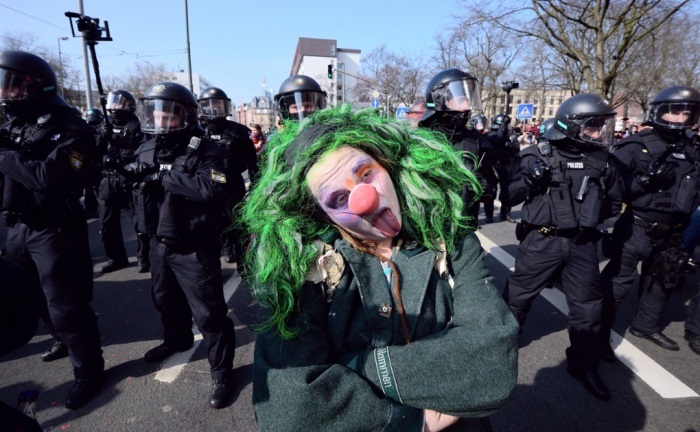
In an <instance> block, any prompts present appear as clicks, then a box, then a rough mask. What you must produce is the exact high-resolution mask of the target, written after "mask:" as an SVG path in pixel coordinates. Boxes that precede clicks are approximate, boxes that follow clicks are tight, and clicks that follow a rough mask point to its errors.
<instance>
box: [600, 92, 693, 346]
mask: <svg viewBox="0 0 700 432" xmlns="http://www.w3.org/2000/svg"><path fill="white" fill-rule="evenodd" d="M699 119H700V92H699V91H698V90H696V89H694V88H692V87H687V86H673V87H669V88H667V89H665V90H662V91H661V92H660V93H659V94H658V95H656V97H655V98H654V99H653V100H652V102H651V104H650V108H649V118H648V120H647V124H649V125H650V126H651V128H644V129H642V130H640V131H639V133H636V134H634V135H630V136H628V137H627V138H625V139H623V140H622V141H620V142H619V143H618V144H617V145H616V146H615V151H614V155H615V157H616V158H617V159H618V160H619V164H620V167H621V174H622V176H623V178H624V182H625V186H626V195H625V203H626V204H627V206H626V208H625V212H624V213H623V214H622V215H621V216H620V218H619V219H618V220H617V222H616V223H615V228H614V230H613V240H614V241H613V243H612V244H613V250H612V253H611V257H610V262H608V264H607V265H606V267H605V268H604V269H603V272H602V275H603V284H604V287H605V289H606V294H607V295H606V302H605V313H604V321H603V326H604V327H603V329H604V332H603V333H602V334H601V336H602V340H601V351H606V352H608V353H610V355H613V358H614V353H613V352H612V349H611V347H610V342H609V341H610V330H611V328H612V325H613V323H614V322H615V313H616V310H617V307H618V305H619V304H620V303H621V302H622V300H623V299H624V297H625V295H626V294H627V291H629V289H630V287H631V286H632V283H633V281H634V279H635V277H636V275H637V264H638V263H639V262H640V261H641V262H642V275H641V284H640V291H641V292H640V298H639V304H638V306H637V313H636V315H635V317H634V319H633V320H632V324H631V326H630V333H632V334H633V335H634V336H637V337H640V338H644V339H648V340H649V341H651V342H653V343H655V344H656V345H658V346H660V347H661V348H665V349H668V350H673V351H677V350H679V349H680V347H679V346H678V344H677V343H676V342H675V341H674V340H672V339H671V338H669V337H668V336H666V335H664V334H663V333H662V332H661V329H660V325H659V320H660V318H661V314H662V312H663V310H664V306H665V305H666V302H667V300H668V298H669V297H670V295H671V293H672V292H673V291H674V290H676V289H680V288H682V286H683V267H684V266H685V264H686V262H687V254H686V253H685V252H683V251H682V250H680V249H679V246H680V245H681V242H682V240H683V231H684V229H685V228H686V227H687V226H688V223H689V221H690V215H691V214H692V213H693V211H694V210H695V209H696V208H697V206H698V204H700V143H698V139H697V133H696V132H695V131H693V130H692V129H693V128H695V127H697V124H698V120H699ZM696 328H698V329H700V322H699V323H697V324H696ZM685 336H686V338H688V339H690V338H692V336H693V334H689V332H686V335H685Z"/></svg>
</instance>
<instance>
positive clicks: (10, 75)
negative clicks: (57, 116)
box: [0, 51, 68, 113]
mask: <svg viewBox="0 0 700 432" xmlns="http://www.w3.org/2000/svg"><path fill="white" fill-rule="evenodd" d="M36 103H48V104H52V105H57V106H61V107H68V104H67V103H66V102H65V101H64V100H63V99H62V98H61V97H60V96H59V95H58V94H57V93H56V73H55V72H54V70H53V69H52V68H51V66H50V65H49V64H48V63H47V62H46V60H44V59H42V58H41V57H39V56H37V55H34V54H31V53H28V52H24V51H1V52H0V104H2V105H3V106H4V107H6V109H8V111H9V112H13V111H14V112H15V113H16V112H17V110H18V109H20V108H22V107H32V106H33V105H34V104H36Z"/></svg>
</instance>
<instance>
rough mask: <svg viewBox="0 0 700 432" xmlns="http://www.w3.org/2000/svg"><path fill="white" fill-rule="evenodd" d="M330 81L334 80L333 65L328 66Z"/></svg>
mask: <svg viewBox="0 0 700 432" xmlns="http://www.w3.org/2000/svg"><path fill="white" fill-rule="evenodd" d="M328 79H333V65H332V64H329V65H328Z"/></svg>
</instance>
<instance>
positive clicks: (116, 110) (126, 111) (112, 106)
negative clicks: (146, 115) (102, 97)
mask: <svg viewBox="0 0 700 432" xmlns="http://www.w3.org/2000/svg"><path fill="white" fill-rule="evenodd" d="M106 107H107V112H108V113H109V114H110V115H111V116H112V117H113V118H114V119H115V120H116V121H117V122H118V123H121V122H122V121H125V120H127V121H128V119H129V118H133V117H132V116H133V114H134V113H135V112H136V98H135V97H134V95H132V94H131V93H129V92H128V91H126V90H112V91H110V92H109V93H107V102H106Z"/></svg>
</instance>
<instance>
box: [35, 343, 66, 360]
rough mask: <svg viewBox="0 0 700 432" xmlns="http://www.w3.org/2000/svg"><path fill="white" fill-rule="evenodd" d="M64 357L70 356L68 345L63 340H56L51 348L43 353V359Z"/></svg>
mask: <svg viewBox="0 0 700 432" xmlns="http://www.w3.org/2000/svg"><path fill="white" fill-rule="evenodd" d="M64 357H68V346H67V345H66V344H64V343H63V342H61V341H56V342H54V343H53V346H52V347H51V349H49V350H48V351H46V352H45V353H43V354H42V355H41V360H43V361H45V362H52V361H54V360H58V359H62V358H64Z"/></svg>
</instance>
